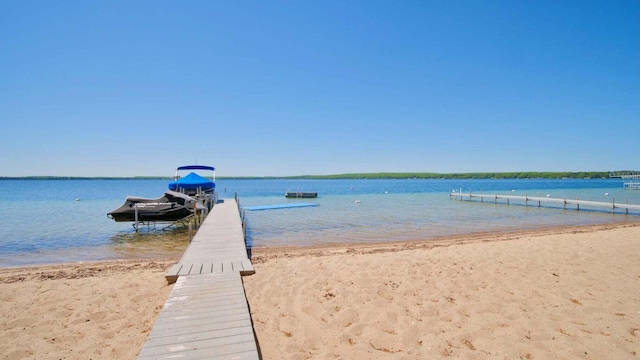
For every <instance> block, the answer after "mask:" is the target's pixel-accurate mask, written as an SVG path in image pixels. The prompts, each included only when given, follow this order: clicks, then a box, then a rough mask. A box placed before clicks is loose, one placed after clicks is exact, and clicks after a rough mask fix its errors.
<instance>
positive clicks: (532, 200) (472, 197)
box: [449, 190, 640, 214]
mask: <svg viewBox="0 0 640 360" xmlns="http://www.w3.org/2000/svg"><path fill="white" fill-rule="evenodd" d="M449 198H450V199H451V198H453V199H455V200H462V201H465V200H466V201H480V202H484V201H492V202H494V203H496V204H498V203H506V204H507V205H509V204H510V203H511V202H512V201H516V202H518V203H521V204H522V203H524V205H525V206H529V205H536V204H537V206H538V207H540V206H542V204H554V205H558V204H560V205H562V207H563V208H564V209H567V207H569V208H575V209H576V210H580V206H583V208H584V207H589V208H597V209H611V212H612V213H615V210H616V209H624V210H625V213H626V214H628V213H629V210H637V211H640V205H633V204H626V203H616V202H615V199H614V198H611V202H600V201H589V200H579V199H567V198H552V197H549V196H547V197H540V196H528V195H525V196H521V195H500V194H478V193H472V192H468V193H463V192H462V191H459V192H458V191H455V190H454V191H453V192H451V193H450V194H449Z"/></svg>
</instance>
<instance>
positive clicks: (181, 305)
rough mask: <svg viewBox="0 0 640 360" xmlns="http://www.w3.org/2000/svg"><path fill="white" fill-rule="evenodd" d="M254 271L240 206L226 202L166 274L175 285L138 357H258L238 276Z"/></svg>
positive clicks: (216, 210) (215, 207)
mask: <svg viewBox="0 0 640 360" xmlns="http://www.w3.org/2000/svg"><path fill="white" fill-rule="evenodd" d="M254 272H255V271H254V269H253V265H252V264H251V261H250V260H249V258H248V256H247V249H246V245H245V239H244V231H243V228H242V221H241V219H240V213H239V210H238V204H237V202H236V200H233V199H231V200H229V199H226V200H224V202H223V203H218V204H216V205H215V206H214V207H213V208H212V210H211V213H210V214H209V216H207V218H206V219H205V220H204V222H203V223H202V225H201V227H200V229H199V230H198V232H197V233H196V235H195V236H194V238H193V239H192V241H191V243H190V244H189V246H188V247H187V250H186V251H185V253H184V254H183V256H182V258H181V259H180V261H179V262H178V264H176V265H175V266H173V267H172V268H171V269H170V270H169V271H168V272H167V274H166V278H167V281H168V282H169V283H170V284H171V283H173V282H175V285H174V288H173V289H172V291H171V294H170V295H169V298H168V299H167V302H166V304H165V306H164V308H163V309H162V311H161V312H160V315H159V316H158V319H157V320H156V323H155V325H154V327H153V330H152V331H151V333H150V334H149V337H148V339H147V342H146V343H145V345H144V347H143V348H142V351H141V352H140V354H139V356H138V359H139V360H149V359H154V360H156V359H214V358H215V359H259V358H260V356H259V351H258V346H257V341H256V338H255V334H254V332H253V325H252V322H251V315H250V313H249V306H248V303H247V299H246V296H245V293H244V287H243V285H242V278H241V275H249V274H253V273H254Z"/></svg>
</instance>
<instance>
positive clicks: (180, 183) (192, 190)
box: [168, 165, 216, 196]
mask: <svg viewBox="0 0 640 360" xmlns="http://www.w3.org/2000/svg"><path fill="white" fill-rule="evenodd" d="M180 170H209V171H213V174H214V175H213V181H212V180H209V179H207V178H205V177H202V176H200V175H198V174H196V173H194V172H190V173H189V174H188V175H187V176H184V177H180V176H178V172H179V171H180ZM168 186H169V190H173V191H179V192H182V193H185V194H187V195H191V196H193V195H197V194H201V193H212V192H213V191H214V190H215V188H216V183H215V168H214V167H213V166H202V165H187V166H180V167H179V168H178V169H176V175H175V176H174V180H173V181H171V182H170V183H169V185H168Z"/></svg>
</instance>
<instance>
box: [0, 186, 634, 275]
mask: <svg viewBox="0 0 640 360" xmlns="http://www.w3.org/2000/svg"><path fill="white" fill-rule="evenodd" d="M167 183H168V181H167V180H3V181H0V221H1V226H0V266H2V267H6V266H22V265H36V264H45V263H46V264H51V263H64V262H76V261H95V260H107V259H130V258H158V257H167V256H180V255H181V254H182V252H183V251H184V249H185V247H186V246H187V244H188V231H187V230H186V229H184V228H171V229H169V230H162V226H161V225H160V224H158V225H157V226H156V227H155V228H154V227H150V228H143V229H142V230H141V231H139V232H138V233H136V232H135V231H134V229H133V227H132V226H131V224H130V223H116V222H114V221H113V220H111V219H109V218H107V216H106V214H107V212H109V211H110V210H113V209H115V208H117V207H119V206H120V205H122V203H123V202H124V199H125V197H126V196H127V195H136V196H144V197H152V198H155V197H159V196H160V195H161V194H162V193H163V192H164V191H165V189H166V187H167ZM216 185H217V190H218V193H219V195H220V197H221V198H233V197H234V194H235V193H237V194H238V197H239V199H240V204H241V206H253V205H275V204H287V203H296V202H305V203H309V202H310V203H315V204H318V205H319V206H316V207H306V208H291V209H279V210H262V211H247V212H246V216H247V219H248V232H247V234H248V243H249V245H250V246H252V247H254V248H256V247H265V246H281V245H289V246H291V245H293V246H310V245H320V244H330V243H355V242H380V241H390V240H391V241H393V240H415V239H429V238H434V237H439V236H447V235H458V234H468V233H476V232H486V231H512V230H518V229H537V228H544V227H550V226H567V225H588V224H606V223H613V222H620V221H639V220H640V214H639V213H638V212H637V211H636V212H635V213H634V212H631V213H630V214H629V215H626V214H624V210H617V211H616V214H611V212H610V211H606V210H601V211H594V209H588V208H585V207H582V206H581V211H575V210H564V209H562V207H541V208H539V207H537V204H536V206H526V207H525V206H520V205H513V203H512V205H509V206H508V205H503V204H498V205H494V204H493V202H484V203H480V202H472V203H470V202H466V201H455V200H450V198H449V193H450V192H451V191H452V190H453V189H457V190H458V191H459V189H462V190H463V191H464V192H468V191H469V190H472V191H474V192H480V191H482V192H484V193H501V194H512V195H529V196H538V195H540V196H543V197H544V196H546V195H547V194H548V195H550V196H552V197H557V198H563V197H566V198H571V199H575V198H579V199H583V200H593V201H603V202H611V201H612V199H615V202H616V203H624V202H628V203H630V204H640V191H630V190H623V189H622V180H619V179H598V180H595V179H589V180H587V179H584V180H573V179H568V180H417V179H407V180H264V179H259V180H225V179H223V180H218V181H217V183H216ZM286 191H313V192H318V194H319V197H318V198H315V199H286V198H285V197H284V193H285V192H286ZM605 193H608V196H606V195H605Z"/></svg>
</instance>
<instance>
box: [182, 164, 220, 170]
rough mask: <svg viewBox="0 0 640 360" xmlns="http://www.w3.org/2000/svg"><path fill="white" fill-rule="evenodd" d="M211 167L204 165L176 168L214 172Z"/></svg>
mask: <svg viewBox="0 0 640 360" xmlns="http://www.w3.org/2000/svg"><path fill="white" fill-rule="evenodd" d="M215 169H216V168H214V167H213V166H204V165H185V166H180V167H178V170H211V171H213V170H215Z"/></svg>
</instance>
